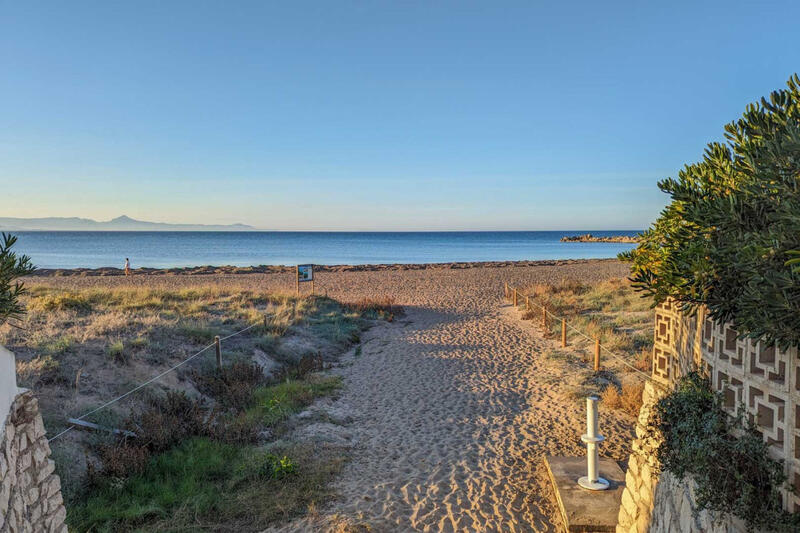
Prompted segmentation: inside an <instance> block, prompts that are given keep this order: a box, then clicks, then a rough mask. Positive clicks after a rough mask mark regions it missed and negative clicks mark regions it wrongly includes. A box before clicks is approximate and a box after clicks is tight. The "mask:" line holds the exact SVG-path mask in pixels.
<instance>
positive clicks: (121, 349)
mask: <svg viewBox="0 0 800 533" xmlns="http://www.w3.org/2000/svg"><path fill="white" fill-rule="evenodd" d="M106 354H107V355H108V357H110V358H111V359H112V360H113V361H114V362H115V363H125V362H126V359H125V344H124V343H123V342H122V341H114V342H112V343H111V344H109V345H108V346H107V347H106Z"/></svg>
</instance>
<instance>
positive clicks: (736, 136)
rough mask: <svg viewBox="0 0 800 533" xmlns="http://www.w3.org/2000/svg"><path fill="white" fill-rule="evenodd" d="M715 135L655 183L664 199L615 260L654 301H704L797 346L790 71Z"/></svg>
mask: <svg viewBox="0 0 800 533" xmlns="http://www.w3.org/2000/svg"><path fill="white" fill-rule="evenodd" d="M725 137H726V139H727V142H726V143H725V144H722V143H711V144H709V145H708V147H707V148H706V151H705V156H704V157H703V160H702V161H700V162H699V163H695V164H692V165H688V166H686V167H685V168H684V169H683V170H682V171H681V172H679V173H678V178H677V179H674V178H668V179H665V180H663V181H661V182H659V184H658V186H659V188H660V189H661V190H662V191H664V192H665V193H667V194H669V195H670V196H671V198H672V201H671V203H670V204H669V205H668V206H667V207H666V208H665V209H664V211H663V212H662V213H661V216H660V217H659V218H658V220H656V222H655V223H654V224H653V226H652V227H651V228H650V229H648V230H647V231H646V232H644V233H643V234H642V237H641V240H640V244H639V246H638V247H637V248H636V249H634V250H632V251H630V252H627V253H623V254H621V255H620V258H621V259H623V260H627V261H630V262H631V263H632V267H631V270H632V278H631V279H632V280H633V281H634V282H635V284H636V286H637V288H639V289H640V290H643V291H645V292H646V293H647V294H649V295H651V296H653V298H654V299H655V302H656V303H660V302H663V301H665V300H666V299H667V298H672V299H674V300H675V301H676V302H678V304H679V305H680V306H681V307H682V308H683V310H685V311H691V310H693V309H695V308H696V307H697V306H700V305H704V306H706V307H707V308H708V310H709V313H710V317H711V318H712V319H714V320H717V321H720V322H728V321H730V322H732V323H733V327H734V328H736V330H737V331H739V333H740V334H742V335H747V336H750V337H752V338H757V339H760V338H763V340H764V341H765V342H767V343H773V342H778V343H779V344H780V345H781V346H782V347H787V346H791V345H793V346H800V284H798V283H797V281H798V279H800V277H799V276H800V272H797V271H794V270H793V269H792V266H793V265H792V260H793V258H796V256H795V254H796V253H800V252H798V250H800V188H799V187H798V178H799V177H800V78H798V76H797V75H795V76H793V77H792V78H791V79H790V80H789V82H788V89H785V90H779V91H775V92H773V93H772V94H771V95H770V97H769V99H768V100H767V99H765V98H762V99H761V102H760V103H757V104H751V105H749V106H748V107H747V110H746V111H745V113H744V115H743V116H742V118H740V119H739V120H737V121H736V122H732V123H730V124H728V125H727V126H725ZM787 262H788V264H787Z"/></svg>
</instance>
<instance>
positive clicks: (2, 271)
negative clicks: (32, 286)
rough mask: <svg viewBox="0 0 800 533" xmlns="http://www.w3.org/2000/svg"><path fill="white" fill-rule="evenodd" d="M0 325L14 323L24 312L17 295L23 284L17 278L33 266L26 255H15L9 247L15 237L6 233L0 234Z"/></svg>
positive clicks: (20, 292)
mask: <svg viewBox="0 0 800 533" xmlns="http://www.w3.org/2000/svg"><path fill="white" fill-rule="evenodd" d="M0 241H2V242H0V325H2V324H5V323H6V322H9V323H11V324H14V322H16V321H18V320H19V319H20V318H22V315H23V314H25V308H24V307H23V306H22V304H20V303H19V297H20V296H22V295H23V294H24V293H25V285H24V284H23V283H22V282H20V281H17V278H19V277H21V276H26V275H28V274H30V273H31V272H33V270H34V266H33V265H32V264H31V260H30V258H29V257H28V256H26V255H19V256H18V255H17V254H16V253H15V252H12V251H11V247H12V246H14V243H16V242H17V238H16V237H15V236H13V235H8V234H6V233H2V234H0Z"/></svg>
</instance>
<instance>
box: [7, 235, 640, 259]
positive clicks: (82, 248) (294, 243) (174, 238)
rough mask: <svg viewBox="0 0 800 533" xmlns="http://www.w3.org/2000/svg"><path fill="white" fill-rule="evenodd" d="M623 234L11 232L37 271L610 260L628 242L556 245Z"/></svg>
mask: <svg viewBox="0 0 800 533" xmlns="http://www.w3.org/2000/svg"><path fill="white" fill-rule="evenodd" d="M589 232H591V233H592V234H594V235H598V236H608V235H630V234H632V233H633V232H630V231H586V230H582V231H486V232H391V233H388V232H387V233H366V232H341V233H340V232H336V233H323V232H273V231H263V232H262V231H259V232H155V231H144V232H111V231H98V232H80V231H41V232H33V231H31V232H17V233H15V234H16V235H17V236H18V237H19V240H18V242H17V245H16V246H15V248H14V249H15V250H16V251H18V252H20V253H24V254H27V255H30V256H31V258H32V259H33V262H34V264H35V265H36V266H37V267H39V268H81V267H85V268H99V267H108V266H113V267H122V266H123V265H124V262H125V258H126V257H130V259H131V266H132V267H133V268H137V267H153V268H170V267H187V266H200V265H215V266H219V265H235V266H255V265H295V264H299V263H316V264H323V265H340V264H346V265H357V264H381V263H446V262H451V261H519V260H538V259H588V258H602V257H615V256H616V255H617V254H618V253H619V252H622V251H624V250H629V249H631V248H632V247H633V246H634V245H632V244H617V243H562V242H559V239H560V238H561V237H563V236H565V235H579V234H582V233H589Z"/></svg>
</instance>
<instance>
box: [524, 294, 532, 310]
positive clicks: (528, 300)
mask: <svg viewBox="0 0 800 533" xmlns="http://www.w3.org/2000/svg"><path fill="white" fill-rule="evenodd" d="M525 310H526V311H530V310H531V302H530V298H529V297H528V296H527V295H526V296H525Z"/></svg>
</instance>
